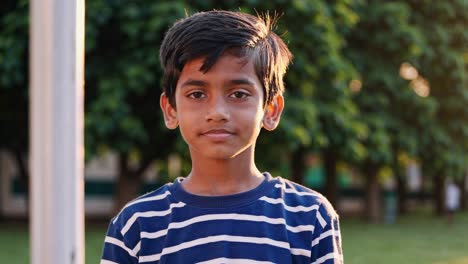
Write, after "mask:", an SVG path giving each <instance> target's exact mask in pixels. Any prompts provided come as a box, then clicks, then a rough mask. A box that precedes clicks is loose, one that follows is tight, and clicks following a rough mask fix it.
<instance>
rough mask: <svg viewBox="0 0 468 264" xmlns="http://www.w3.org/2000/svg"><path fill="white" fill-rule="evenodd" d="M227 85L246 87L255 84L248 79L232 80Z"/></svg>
mask: <svg viewBox="0 0 468 264" xmlns="http://www.w3.org/2000/svg"><path fill="white" fill-rule="evenodd" d="M229 84H246V85H251V86H254V85H255V83H254V82H252V81H251V80H249V79H234V80H231V81H229Z"/></svg>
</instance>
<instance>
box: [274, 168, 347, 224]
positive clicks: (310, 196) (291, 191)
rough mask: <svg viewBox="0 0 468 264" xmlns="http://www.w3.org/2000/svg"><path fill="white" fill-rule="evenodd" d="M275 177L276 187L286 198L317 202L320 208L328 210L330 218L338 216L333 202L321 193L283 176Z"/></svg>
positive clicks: (309, 202) (308, 202)
mask: <svg viewBox="0 0 468 264" xmlns="http://www.w3.org/2000/svg"><path fill="white" fill-rule="evenodd" d="M274 179H275V180H276V181H277V183H276V184H275V188H278V191H280V192H281V193H283V194H282V196H283V197H284V199H285V200H286V199H287V200H296V201H299V202H301V201H302V202H303V203H307V204H311V203H312V204H316V205H317V206H318V207H319V208H320V211H323V212H326V213H327V215H328V216H329V217H330V218H332V219H333V218H338V214H337V213H336V211H335V209H334V208H333V206H332V204H331V203H330V202H329V201H328V199H327V198H326V197H325V196H323V195H322V194H321V193H319V192H317V191H315V190H312V189H310V188H308V187H306V186H304V185H301V184H298V183H296V182H293V181H291V180H288V179H285V178H282V177H275V178H274Z"/></svg>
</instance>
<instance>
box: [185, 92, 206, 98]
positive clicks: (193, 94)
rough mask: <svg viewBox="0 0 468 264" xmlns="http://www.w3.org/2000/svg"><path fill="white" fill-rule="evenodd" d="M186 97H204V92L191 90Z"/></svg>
mask: <svg viewBox="0 0 468 264" xmlns="http://www.w3.org/2000/svg"><path fill="white" fill-rule="evenodd" d="M188 97H190V98H194V99H200V98H204V97H205V94H203V93H202V92H193V93H190V94H189V95H188Z"/></svg>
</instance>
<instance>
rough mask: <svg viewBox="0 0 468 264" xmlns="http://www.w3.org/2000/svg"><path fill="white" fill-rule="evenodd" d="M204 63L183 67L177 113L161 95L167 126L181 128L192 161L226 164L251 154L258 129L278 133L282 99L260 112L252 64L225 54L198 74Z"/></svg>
mask: <svg viewBox="0 0 468 264" xmlns="http://www.w3.org/2000/svg"><path fill="white" fill-rule="evenodd" d="M203 61H204V58H199V59H195V60H192V61H189V62H187V64H185V66H184V68H183V70H182V72H181V75H180V77H179V80H178V82H177V87H176V92H175V102H176V105H177V109H175V108H174V107H172V106H171V105H170V104H169V100H168V98H167V97H166V96H165V95H164V94H163V95H162V96H161V108H162V110H163V112H164V117H165V121H166V126H167V127H168V128H172V129H174V128H176V127H177V125H178V126H180V131H181V134H182V136H183V138H184V140H185V141H186V142H187V144H188V146H189V149H190V154H191V156H192V159H193V158H194V157H195V156H196V155H201V156H203V157H205V158H211V159H229V158H233V157H236V156H237V155H239V154H241V153H247V152H246V150H248V149H250V150H252V151H253V149H254V146H255V141H256V139H257V137H258V134H259V133H260V129H261V127H262V126H263V127H265V128H266V129H268V130H273V129H274V128H276V126H277V124H278V122H279V118H280V115H281V111H282V109H283V98H282V96H280V95H279V96H277V97H276V98H275V100H273V102H272V103H271V104H269V105H267V106H266V107H265V108H263V88H262V84H261V83H260V80H259V79H258V77H257V75H256V74H255V70H254V66H253V63H252V62H251V61H250V60H249V61H246V59H245V58H238V57H235V56H232V55H229V54H225V55H223V56H221V57H220V58H219V60H218V61H217V62H216V64H215V65H214V66H213V67H212V68H211V69H210V70H209V71H208V72H206V73H203V72H201V71H199V69H200V67H201V66H202V64H203ZM252 153H253V152H252Z"/></svg>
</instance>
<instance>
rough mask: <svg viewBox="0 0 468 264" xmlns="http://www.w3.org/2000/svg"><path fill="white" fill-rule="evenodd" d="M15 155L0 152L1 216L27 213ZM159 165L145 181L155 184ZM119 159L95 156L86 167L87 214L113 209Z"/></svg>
mask: <svg viewBox="0 0 468 264" xmlns="http://www.w3.org/2000/svg"><path fill="white" fill-rule="evenodd" d="M18 171H19V170H18V168H17V167H16V163H15V161H14V158H13V156H12V155H11V154H10V153H8V152H6V151H0V215H3V216H5V217H13V218H22V217H27V216H28V204H27V199H26V196H25V194H24V193H23V192H22V191H21V190H20V188H19V187H20V186H19V173H18ZM157 171H158V170H157V168H155V167H154V166H152V167H149V168H148V170H146V172H145V173H144V182H145V184H147V185H150V186H155V184H156V183H157V179H158V174H157ZM117 175H118V160H117V155H116V154H115V153H112V152H109V153H107V154H105V155H103V156H101V157H99V158H95V159H92V160H91V161H90V162H88V163H87V164H86V166H85V191H86V192H85V214H86V216H87V217H91V218H93V217H96V218H107V217H111V216H112V214H113V212H112V209H113V196H112V195H113V193H112V192H113V184H114V183H115V182H116V180H117Z"/></svg>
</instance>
